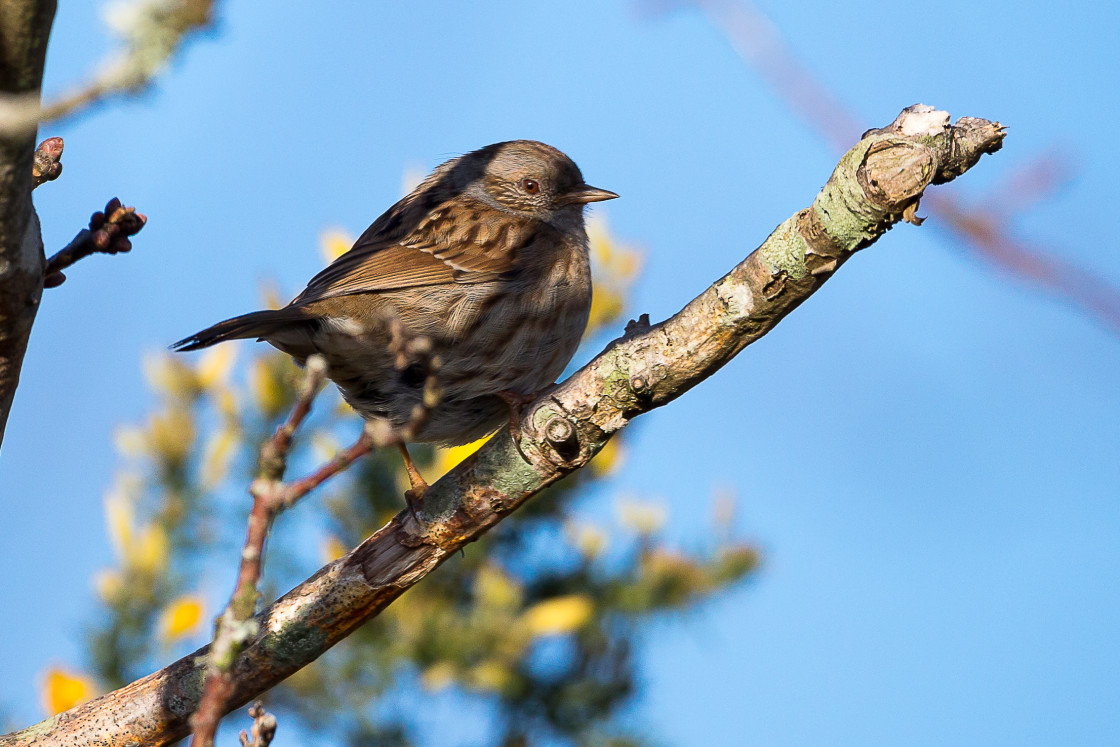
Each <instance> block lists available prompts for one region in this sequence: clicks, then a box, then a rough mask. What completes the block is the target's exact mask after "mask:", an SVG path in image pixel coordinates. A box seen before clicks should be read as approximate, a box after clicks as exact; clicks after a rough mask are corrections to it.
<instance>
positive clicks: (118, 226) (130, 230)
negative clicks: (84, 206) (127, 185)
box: [43, 197, 148, 288]
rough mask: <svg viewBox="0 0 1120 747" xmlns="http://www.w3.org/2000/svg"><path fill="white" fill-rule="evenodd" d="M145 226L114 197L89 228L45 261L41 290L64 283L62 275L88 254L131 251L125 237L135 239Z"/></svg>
mask: <svg viewBox="0 0 1120 747" xmlns="http://www.w3.org/2000/svg"><path fill="white" fill-rule="evenodd" d="M147 222H148V218H147V216H145V215H143V214H141V213H138V212H136V208H134V207H125V206H124V205H121V201H120V200H118V199H117V198H116V197H114V198H113V199H111V200H109V203H108V204H107V205H106V206H105V210H104V212H101V211H98V212H96V213H94V214H93V217H91V218H90V219H89V228H88V229H86V228H83V229H82V230H81V231H78V235H77V236H75V237H74V238H73V239H71V240H70V243H69V244H67V245H66V246H65V248H63V249H62V250H61V251H59V252H58V253H57V254H55V255H54V256H53V257H51V258H50V259H49V260H47V270H46V277H45V278H44V280H43V287H44V288H55V287H57V286H59V285H62V284H63V283H64V282H66V275H64V274H63V272H62V271H63V270H65V269H66V268H67V267H69V266H70V265H72V264H74V263H75V262H77V261H78V260H80V259H83V258H85V257H88V256H89V255H91V254H117V253H120V252H127V251H131V249H132V242H131V241H130V240H129V238H128V237H129V236H135V235H136V234H137V233H139V232H140V229H141V228H143V227H144V224H145V223H147Z"/></svg>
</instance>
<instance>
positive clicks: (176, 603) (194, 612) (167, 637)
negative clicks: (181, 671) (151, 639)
mask: <svg viewBox="0 0 1120 747" xmlns="http://www.w3.org/2000/svg"><path fill="white" fill-rule="evenodd" d="M202 612H203V603H202V597H200V596H198V595H197V594H184V595H183V596H181V597H179V598H178V599H175V600H173V601H172V602H171V604H169V605H167V607H166V608H164V610H163V613H162V614H161V615H160V618H159V631H160V637H162V638H163V640H164V641H166V642H168V643H173V642H174V641H177V640H179V639H180V638H184V637H186V636H188V635H190V634H192V633H194V632H195V631H196V630H198V626H199V623H200V622H201V621H202Z"/></svg>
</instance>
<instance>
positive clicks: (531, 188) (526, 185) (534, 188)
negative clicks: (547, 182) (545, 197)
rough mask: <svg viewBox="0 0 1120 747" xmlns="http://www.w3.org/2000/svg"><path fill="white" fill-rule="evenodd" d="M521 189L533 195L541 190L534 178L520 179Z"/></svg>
mask: <svg viewBox="0 0 1120 747" xmlns="http://www.w3.org/2000/svg"><path fill="white" fill-rule="evenodd" d="M521 189H522V190H524V191H525V192H527V193H528V194H531V195H535V194H536V193H537V192H540V191H541V185H539V184H537V181H536V180H535V179H522V180H521Z"/></svg>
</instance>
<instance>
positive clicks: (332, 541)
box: [319, 534, 350, 563]
mask: <svg viewBox="0 0 1120 747" xmlns="http://www.w3.org/2000/svg"><path fill="white" fill-rule="evenodd" d="M348 552H350V548H349V547H347V546H346V543H345V542H343V541H342V540H341V539H339V538H338V536H337V535H334V534H331V535H328V536H327V537H326V538H325V539H324V540H323V544H322V545H320V548H319V555H320V556H321V557H322V559H323V562H324V563H332V562H334V561H336V560H338V559H339V558H341V557H342V556H343V555H345V554H346V553H348Z"/></svg>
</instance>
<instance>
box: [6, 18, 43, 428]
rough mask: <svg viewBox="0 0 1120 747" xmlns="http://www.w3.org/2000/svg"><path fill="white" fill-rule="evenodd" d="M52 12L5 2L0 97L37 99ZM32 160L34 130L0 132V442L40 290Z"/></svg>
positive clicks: (40, 251) (39, 243) (40, 259)
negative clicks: (15, 132)
mask: <svg viewBox="0 0 1120 747" xmlns="http://www.w3.org/2000/svg"><path fill="white" fill-rule="evenodd" d="M54 11H55V3H54V1H53V0H0V94H4V95H12V96H19V95H28V94H30V95H34V96H38V94H39V86H40V84H41V83H42V80H43V63H44V61H45V60H46V54H47V37H48V36H49V35H50V30H51V23H52V21H53V20H54ZM34 158H35V131H34V130H31V131H30V132H26V133H24V134H19V135H9V136H6V137H0V442H2V441H3V439H4V427H5V426H6V425H7V422H8V412H9V410H11V407H12V398H13V397H14V396H15V393H16V387H17V386H18V385H19V372H20V367H21V366H22V365H23V354H24V352H25V351H26V350H27V339H28V337H29V336H30V335H31V325H32V324H33V323H34V321H35V313H36V312H37V311H38V310H39V299H40V297H41V296H42V294H43V269H44V267H45V266H46V257H45V256H44V255H43V239H42V236H41V234H40V232H39V219H38V217H37V216H36V215H35V209H34V208H33V207H32V206H31V190H32V188H33V182H32V165H33V162H34Z"/></svg>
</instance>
